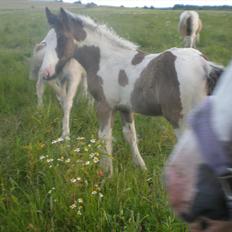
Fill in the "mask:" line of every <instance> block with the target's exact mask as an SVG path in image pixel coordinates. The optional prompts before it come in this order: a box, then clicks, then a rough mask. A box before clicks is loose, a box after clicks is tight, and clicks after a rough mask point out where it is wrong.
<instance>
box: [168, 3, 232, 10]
mask: <svg viewBox="0 0 232 232" xmlns="http://www.w3.org/2000/svg"><path fill="white" fill-rule="evenodd" d="M172 9H174V10H232V6H228V5H222V6H194V5H182V4H176V5H175V6H174V7H173V8H172Z"/></svg>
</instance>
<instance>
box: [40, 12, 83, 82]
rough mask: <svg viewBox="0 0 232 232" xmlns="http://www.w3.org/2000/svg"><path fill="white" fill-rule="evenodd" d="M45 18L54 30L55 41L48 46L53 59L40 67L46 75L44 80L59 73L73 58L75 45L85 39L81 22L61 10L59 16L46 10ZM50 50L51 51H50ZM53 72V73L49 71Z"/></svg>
mask: <svg viewBox="0 0 232 232" xmlns="http://www.w3.org/2000/svg"><path fill="white" fill-rule="evenodd" d="M46 16H47V20H48V23H49V25H50V26H51V27H52V28H54V29H55V32H56V41H55V40H54V41H53V44H52V45H51V46H50V47H51V49H50V51H49V52H50V54H53V58H51V59H49V60H48V61H44V62H45V63H44V64H43V65H42V67H43V70H42V73H48V74H49V75H47V76H45V77H44V78H45V79H51V78H52V77H53V76H54V75H55V74H57V73H59V72H60V71H61V70H62V68H63V66H64V65H65V63H66V62H67V61H68V60H69V59H70V58H72V57H73V56H74V54H75V50H76V48H77V43H78V42H79V41H81V40H83V39H84V38H85V37H86V33H85V31H84V30H83V25H82V21H81V20H79V19H78V18H75V17H74V16H72V15H71V14H70V13H67V12H66V11H64V10H63V9H62V8H61V9H60V13H59V15H55V14H53V13H51V11H50V10H49V9H48V8H46ZM51 50H52V51H51ZM47 70H49V71H47ZM50 70H53V71H50Z"/></svg>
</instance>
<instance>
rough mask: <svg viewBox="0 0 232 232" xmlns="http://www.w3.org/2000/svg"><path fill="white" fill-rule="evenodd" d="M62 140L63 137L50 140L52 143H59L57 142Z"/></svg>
mask: <svg viewBox="0 0 232 232" xmlns="http://www.w3.org/2000/svg"><path fill="white" fill-rule="evenodd" d="M62 141H64V139H63V138H58V139H56V140H53V141H52V144H56V143H59V142H62Z"/></svg>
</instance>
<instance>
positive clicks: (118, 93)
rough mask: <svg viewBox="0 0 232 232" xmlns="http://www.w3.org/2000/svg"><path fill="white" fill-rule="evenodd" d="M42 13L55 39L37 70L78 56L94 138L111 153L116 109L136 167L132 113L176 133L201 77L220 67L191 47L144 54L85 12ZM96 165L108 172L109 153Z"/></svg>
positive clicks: (203, 90)
mask: <svg viewBox="0 0 232 232" xmlns="http://www.w3.org/2000/svg"><path fill="white" fill-rule="evenodd" d="M46 15H47V19H48V22H49V24H50V25H51V26H52V27H54V29H55V30H56V32H57V34H58V35H57V38H58V39H57V44H55V45H54V52H53V54H54V58H53V61H54V62H53V63H52V64H51V63H49V64H48V63H47V64H46V63H45V62H44V66H43V67H44V71H43V72H44V73H46V70H47V68H48V67H50V66H52V67H54V68H53V70H54V72H53V73H50V75H51V77H52V76H53V75H55V73H57V72H59V70H60V69H61V68H62V67H63V65H64V63H65V61H66V60H69V59H70V58H71V57H74V58H75V59H76V60H78V62H80V63H81V64H82V65H83V67H84V68H85V70H86V72H87V82H88V89H89V91H90V93H91V94H92V96H93V97H94V98H95V101H96V110H97V116H98V119H99V123H100V128H99V137H100V138H101V139H103V140H104V141H105V144H106V150H107V153H108V154H112V121H113V116H114V112H115V111H116V110H118V111H119V112H120V114H121V118H122V123H123V133H124V136H125V138H126V140H127V142H128V143H129V144H130V147H131V151H132V157H133V160H134V162H135V164H137V165H139V166H140V167H141V168H142V169H146V165H145V163H144V161H143V159H142V157H141V155H140V152H139V149H138V145H137V138H136V130H135V124H134V117H133V112H137V113H141V114H144V115H150V116H156V115H163V116H164V117H165V118H166V119H167V120H168V121H169V122H170V123H171V124H172V126H173V127H174V128H175V132H176V134H177V135H178V134H180V133H181V131H182V130H183V129H184V128H185V125H186V122H185V120H186V115H187V113H188V112H189V111H190V110H191V109H192V108H193V106H195V105H196V104H197V103H198V102H200V101H201V100H202V99H203V98H204V97H205V96H206V95H207V93H208V86H207V80H208V79H210V78H211V76H214V77H217V76H219V74H220V72H221V69H220V68H219V67H216V66H215V65H214V64H213V63H210V62H208V61H207V60H206V59H205V58H204V57H203V56H202V54H201V53H200V52H199V51H197V50H194V49H178V48H173V49H170V50H167V51H164V52H162V53H159V54H149V55H146V54H144V53H143V52H140V51H138V46H137V45H135V44H133V43H131V42H129V41H127V40H125V39H122V38H120V37H119V36H118V35H116V34H115V33H114V32H113V31H111V30H109V29H108V28H107V27H106V26H104V25H98V24H96V23H95V22H94V21H93V20H92V19H90V18H89V17H84V16H79V15H75V14H72V13H70V12H68V11H65V10H63V9H61V12H60V15H59V16H56V15H54V14H52V13H51V12H50V11H49V10H48V9H46ZM77 44H78V46H77ZM76 49H77V50H76ZM101 164H102V166H103V167H104V168H105V170H108V171H110V173H112V159H111V158H109V157H108V156H106V157H105V158H104V159H102V160H101Z"/></svg>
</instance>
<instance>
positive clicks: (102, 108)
mask: <svg viewBox="0 0 232 232" xmlns="http://www.w3.org/2000/svg"><path fill="white" fill-rule="evenodd" d="M96 112H97V117H98V120H99V130H98V137H99V139H101V140H103V142H104V144H105V147H106V153H107V154H106V155H104V156H103V157H102V158H101V160H100V166H101V167H102V168H103V170H104V171H105V172H107V173H109V175H110V176H112V174H113V164H112V157H111V155H112V124H113V118H114V115H113V114H114V113H113V111H112V109H111V108H110V107H109V106H108V105H107V104H106V103H100V102H97V103H96Z"/></svg>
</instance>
